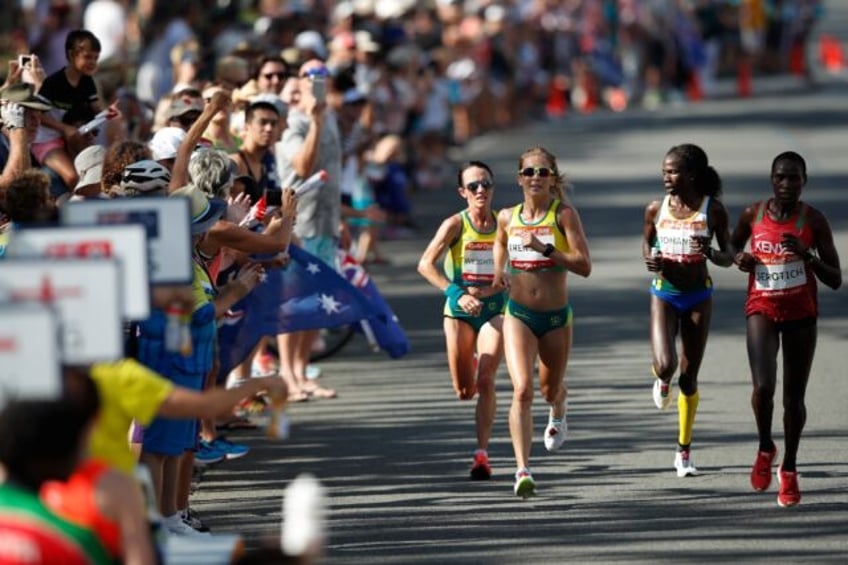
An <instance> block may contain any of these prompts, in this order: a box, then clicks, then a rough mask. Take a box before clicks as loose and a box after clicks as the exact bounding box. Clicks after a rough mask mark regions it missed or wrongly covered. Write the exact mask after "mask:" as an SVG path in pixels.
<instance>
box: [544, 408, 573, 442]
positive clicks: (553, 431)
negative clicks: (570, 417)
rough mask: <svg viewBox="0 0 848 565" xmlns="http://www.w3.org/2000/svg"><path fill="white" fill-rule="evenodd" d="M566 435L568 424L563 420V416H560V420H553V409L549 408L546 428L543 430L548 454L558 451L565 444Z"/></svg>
mask: <svg viewBox="0 0 848 565" xmlns="http://www.w3.org/2000/svg"><path fill="white" fill-rule="evenodd" d="M567 433H568V422H567V421H566V419H565V414H563V415H562V419H560V420H557V419H555V418H554V409H553V408H551V412H550V414H549V415H548V427H546V428H545V449H547V450H548V451H549V452H553V451H556V450H558V449H559V448H560V447H562V444H563V443H565V436H566V435H567Z"/></svg>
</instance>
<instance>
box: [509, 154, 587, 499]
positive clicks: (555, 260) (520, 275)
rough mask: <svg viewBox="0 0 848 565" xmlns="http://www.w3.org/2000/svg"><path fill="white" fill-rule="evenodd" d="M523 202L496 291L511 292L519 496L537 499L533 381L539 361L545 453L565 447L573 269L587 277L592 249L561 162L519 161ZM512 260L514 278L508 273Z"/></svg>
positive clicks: (536, 157) (548, 157)
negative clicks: (545, 411)
mask: <svg viewBox="0 0 848 565" xmlns="http://www.w3.org/2000/svg"><path fill="white" fill-rule="evenodd" d="M518 184H519V186H520V187H521V189H522V193H523V197H524V201H523V202H522V203H521V204H518V205H516V206H513V207H512V208H506V209H504V210H501V211H500V213H499V214H498V233H497V238H496V240H495V248H494V257H495V280H494V281H493V282H492V286H494V287H495V288H506V287H507V286H508V287H509V301H508V303H507V308H506V315H505V316H504V344H505V348H504V354H505V357H506V363H507V367H508V368H509V375H510V377H511V378H512V384H513V394H512V406H511V408H510V411H509V431H510V435H511V436H512V447H513V450H514V451H515V462H516V467H517V468H518V469H517V471H516V473H515V486H514V490H515V494H516V495H518V496H521V497H525V498H526V497H528V496H531V495H532V494H534V492H535V489H536V483H535V481H534V480H533V476H532V475H531V474H530V469H529V465H530V447H531V445H532V442H533V417H532V411H531V407H532V404H533V390H534V384H533V380H534V379H533V377H534V373H535V369H534V365H535V362H536V359H537V358H538V360H539V388H540V390H541V393H542V396H543V397H544V399H545V401H546V402H547V403H548V404H550V407H551V408H550V413H549V416H548V425H547V427H546V428H545V436H544V440H545V448H546V449H547V450H548V451H555V450H557V449H559V448H560V447H561V446H562V444H563V442H564V441H565V436H566V430H567V426H566V421H565V398H566V387H565V369H566V366H567V364H568V358H569V355H570V353H571V334H572V331H571V307H570V306H569V303H568V284H567V278H566V276H567V272H568V271H571V272H572V273H575V274H577V275H580V276H582V277H588V276H589V274H590V273H591V271H592V260H591V258H590V257H589V244H588V243H587V241H586V235H585V234H584V233H583V226H582V224H581V222H580V216H579V214H578V213H577V210H576V209H575V208H574V206H572V205H571V204H570V203H568V202H567V201H564V200H563V199H564V185H565V178H564V175H562V174H561V173H560V172H559V169H558V168H557V162H556V157H555V156H554V155H553V154H552V153H551V152H549V151H548V150H546V149H544V148H542V147H533V148H531V149H529V150H527V151H525V152H524V153H523V154H522V155H521V158H520V159H519V161H518ZM507 260H509V265H508V266H509V280H508V281H507V279H506V277H505V273H504V270H505V269H506V268H507Z"/></svg>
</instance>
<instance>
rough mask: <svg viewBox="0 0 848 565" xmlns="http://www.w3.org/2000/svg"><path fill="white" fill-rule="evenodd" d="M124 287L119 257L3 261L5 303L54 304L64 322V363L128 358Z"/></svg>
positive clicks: (0, 287)
mask: <svg viewBox="0 0 848 565" xmlns="http://www.w3.org/2000/svg"><path fill="white" fill-rule="evenodd" d="M121 285H122V283H121V273H120V266H119V265H118V262H117V261H116V260H114V259H85V260H79V259H51V260H50V261H45V260H42V259H11V258H7V259H4V260H3V261H2V262H0V301H2V302H11V303H19V302H40V303H42V304H48V305H52V306H53V307H54V308H55V310H56V312H57V313H58V314H59V319H60V322H61V335H62V361H63V362H64V363H66V364H69V365H87V364H90V363H95V362H98V361H114V360H117V359H120V358H122V357H123V355H124V343H123V342H124V340H123V327H122V325H121V312H122V306H121V289H122V288H123V287H122V286H121ZM36 338H37V339H38V337H37V336H36ZM41 339H48V336H43V337H42V338H41Z"/></svg>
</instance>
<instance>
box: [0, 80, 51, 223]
mask: <svg viewBox="0 0 848 565" xmlns="http://www.w3.org/2000/svg"><path fill="white" fill-rule="evenodd" d="M52 107H53V106H52V105H51V104H50V102H49V101H48V100H47V99H46V98H43V97H41V96H39V95H38V94H36V93H35V90H34V87H33V86H32V85H31V84H27V83H23V82H19V83H15V84H9V85H7V86H5V87H4V88H2V89H0V121H2V126H3V127H2V134H0V171H2V173H0V209H2V202H3V198H4V194H5V192H6V188H7V187H8V186H9V184H11V182H12V181H13V180H14V179H15V178H17V177H18V176H20V174H21V173H23V172H24V171H25V170H27V169H29V168H30V167H31V166H32V162H31V159H30V144H31V143H32V140H33V139H35V133H36V131H37V130H38V126H39V125H40V124H41V114H42V113H43V112H45V111H47V110H50V109H51V108H52Z"/></svg>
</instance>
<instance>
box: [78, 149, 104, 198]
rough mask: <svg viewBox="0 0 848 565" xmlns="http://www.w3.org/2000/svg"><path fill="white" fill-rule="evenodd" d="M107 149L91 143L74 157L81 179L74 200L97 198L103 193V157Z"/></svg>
mask: <svg viewBox="0 0 848 565" xmlns="http://www.w3.org/2000/svg"><path fill="white" fill-rule="evenodd" d="M105 157H106V149H105V148H104V147H103V146H102V145H89V146H88V147H86V148H85V149H83V150H82V151H80V152H79V154H77V156H76V158H74V169H75V170H76V172H77V176H78V178H79V180H78V181H77V185H76V186H75V187H74V195H73V196H72V197H71V199H72V200H81V199H84V198H97V197H99V196H101V195H102V192H101V190H100V180H101V179H102V178H103V159H104V158H105Z"/></svg>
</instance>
